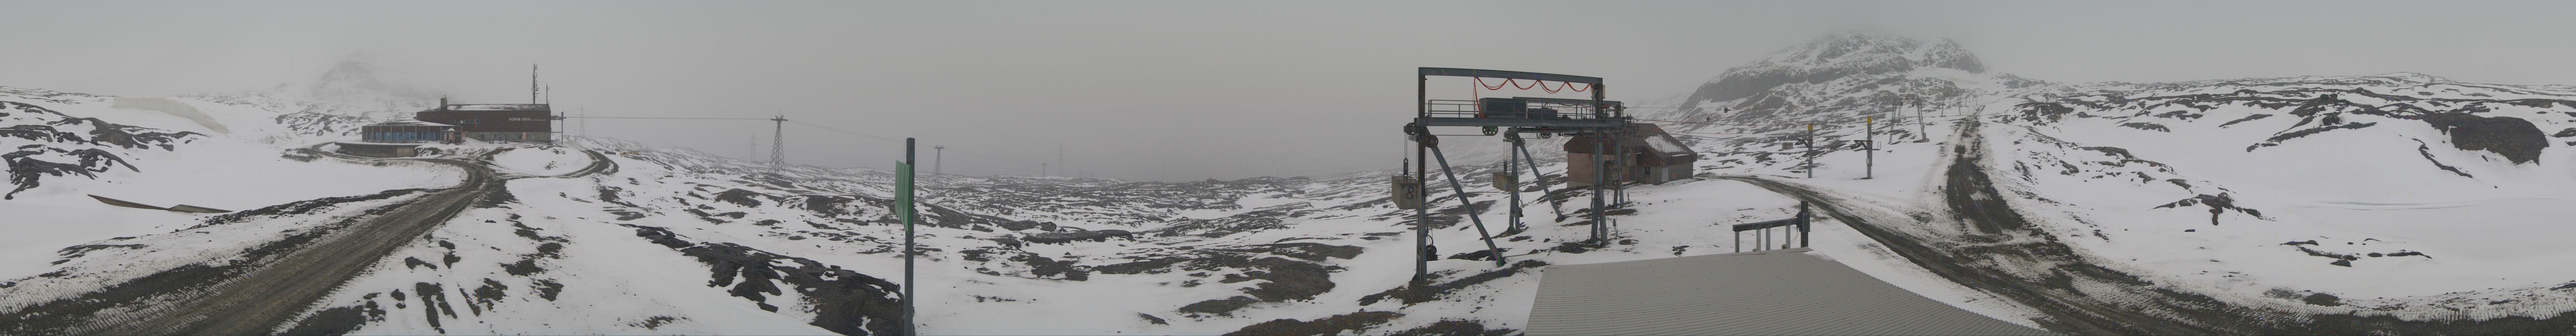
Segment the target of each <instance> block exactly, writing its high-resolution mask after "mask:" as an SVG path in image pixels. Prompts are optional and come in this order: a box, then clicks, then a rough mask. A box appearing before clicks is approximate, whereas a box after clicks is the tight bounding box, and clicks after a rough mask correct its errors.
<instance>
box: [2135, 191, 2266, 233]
mask: <svg viewBox="0 0 2576 336" xmlns="http://www.w3.org/2000/svg"><path fill="white" fill-rule="evenodd" d="M2202 204H2206V205H2209V225H2218V216H2219V215H2220V214H2225V213H2227V210H2236V212H2242V213H2245V214H2246V215H2252V216H2254V218H2263V212H2262V211H2260V210H2254V209H2247V208H2240V207H2237V206H2236V199H2234V198H2229V197H2227V193H2218V195H2216V196H2212V195H2207V194H2203V195H2199V196H2192V197H2191V198H2185V199H2182V200H2179V201H2174V202H2173V203H2165V205H2158V206H2156V208H2157V209H2163V208H2174V207H2187V206H2193V205H2202Z"/></svg>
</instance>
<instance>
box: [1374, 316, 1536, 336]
mask: <svg viewBox="0 0 2576 336" xmlns="http://www.w3.org/2000/svg"><path fill="white" fill-rule="evenodd" d="M1518 333H1520V330H1513V329H1486V328H1485V323H1484V322H1477V321H1474V320H1460V319H1440V322H1432V323H1431V325H1427V326H1422V327H1421V328H1413V329H1405V330H1404V331H1397V332H1395V333H1392V334H1390V335H1484V336H1504V335H1512V334H1518Z"/></svg>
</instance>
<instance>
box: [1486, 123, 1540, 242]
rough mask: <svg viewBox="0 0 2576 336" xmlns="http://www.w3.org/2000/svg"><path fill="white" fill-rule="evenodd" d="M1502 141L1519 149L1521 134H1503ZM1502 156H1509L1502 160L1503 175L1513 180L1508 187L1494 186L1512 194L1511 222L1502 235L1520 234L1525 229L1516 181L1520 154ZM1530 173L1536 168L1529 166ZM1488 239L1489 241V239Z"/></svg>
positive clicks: (1518, 176)
mask: <svg viewBox="0 0 2576 336" xmlns="http://www.w3.org/2000/svg"><path fill="white" fill-rule="evenodd" d="M1503 141H1508V142H1511V143H1512V148H1513V149H1519V148H1520V147H1521V134H1520V133H1503ZM1503 154H1504V155H1509V156H1511V157H1509V158H1504V159H1503V174H1504V175H1506V176H1511V179H1512V180H1514V181H1510V182H1512V183H1511V184H1510V185H1502V184H1500V183H1497V184H1496V185H1495V187H1499V188H1502V189H1503V191H1506V192H1510V193H1512V213H1511V216H1512V222H1511V226H1508V227H1504V228H1503V233H1504V234H1514V233H1520V232H1521V230H1522V229H1526V228H1524V227H1522V226H1521V184H1520V181H1518V180H1520V179H1521V165H1520V162H1519V161H1520V159H1521V152H1520V151H1517V150H1515V151H1509V152H1507V153H1503ZM1530 171H1538V166H1530ZM1494 182H1504V181H1494ZM1488 239H1489V240H1490V239H1491V238H1488Z"/></svg>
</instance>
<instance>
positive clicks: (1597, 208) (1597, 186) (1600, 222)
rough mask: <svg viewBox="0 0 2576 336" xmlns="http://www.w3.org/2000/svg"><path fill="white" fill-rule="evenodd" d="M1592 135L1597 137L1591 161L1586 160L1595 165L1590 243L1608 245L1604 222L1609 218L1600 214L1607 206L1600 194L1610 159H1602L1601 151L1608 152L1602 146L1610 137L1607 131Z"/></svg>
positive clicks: (1607, 179)
mask: <svg viewBox="0 0 2576 336" xmlns="http://www.w3.org/2000/svg"><path fill="white" fill-rule="evenodd" d="M1594 136H1596V137H1599V139H1594V140H1593V141H1592V156H1591V157H1590V158H1589V160H1590V161H1592V162H1586V163H1589V164H1592V165H1593V166H1594V167H1595V168H1594V169H1593V170H1592V243H1593V245H1594V246H1610V235H1609V231H1608V230H1609V226H1607V225H1608V223H1605V222H1607V221H1609V218H1608V217H1607V216H1605V215H1603V214H1602V213H1603V212H1608V211H1607V210H1608V209H1609V208H1608V207H1605V204H1603V203H1602V201H1603V200H1602V196H1606V195H1602V194H1601V185H1603V184H1609V183H1610V161H1609V160H1602V159H1601V153H1608V152H1610V151H1609V150H1608V149H1603V147H1606V146H1607V145H1608V144H1609V143H1610V141H1611V140H1612V139H1611V138H1610V133H1607V132H1603V133H1599V134H1595V135H1594Z"/></svg>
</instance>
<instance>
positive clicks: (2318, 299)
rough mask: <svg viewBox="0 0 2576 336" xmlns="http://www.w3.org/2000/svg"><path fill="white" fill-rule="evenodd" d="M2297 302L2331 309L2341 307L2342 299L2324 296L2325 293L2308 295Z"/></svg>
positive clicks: (2332, 295) (2329, 295) (2331, 295)
mask: <svg viewBox="0 0 2576 336" xmlns="http://www.w3.org/2000/svg"><path fill="white" fill-rule="evenodd" d="M2344 266H2352V265H2344ZM2299 301H2304V302H2307V303H2308V304H2312V305H2319V306H2327V307H2333V306H2341V305H2343V298H2339V297H2335V296H2334V294H2326V293H2316V294H2308V296H2307V297H2303V298H2299Z"/></svg>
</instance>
